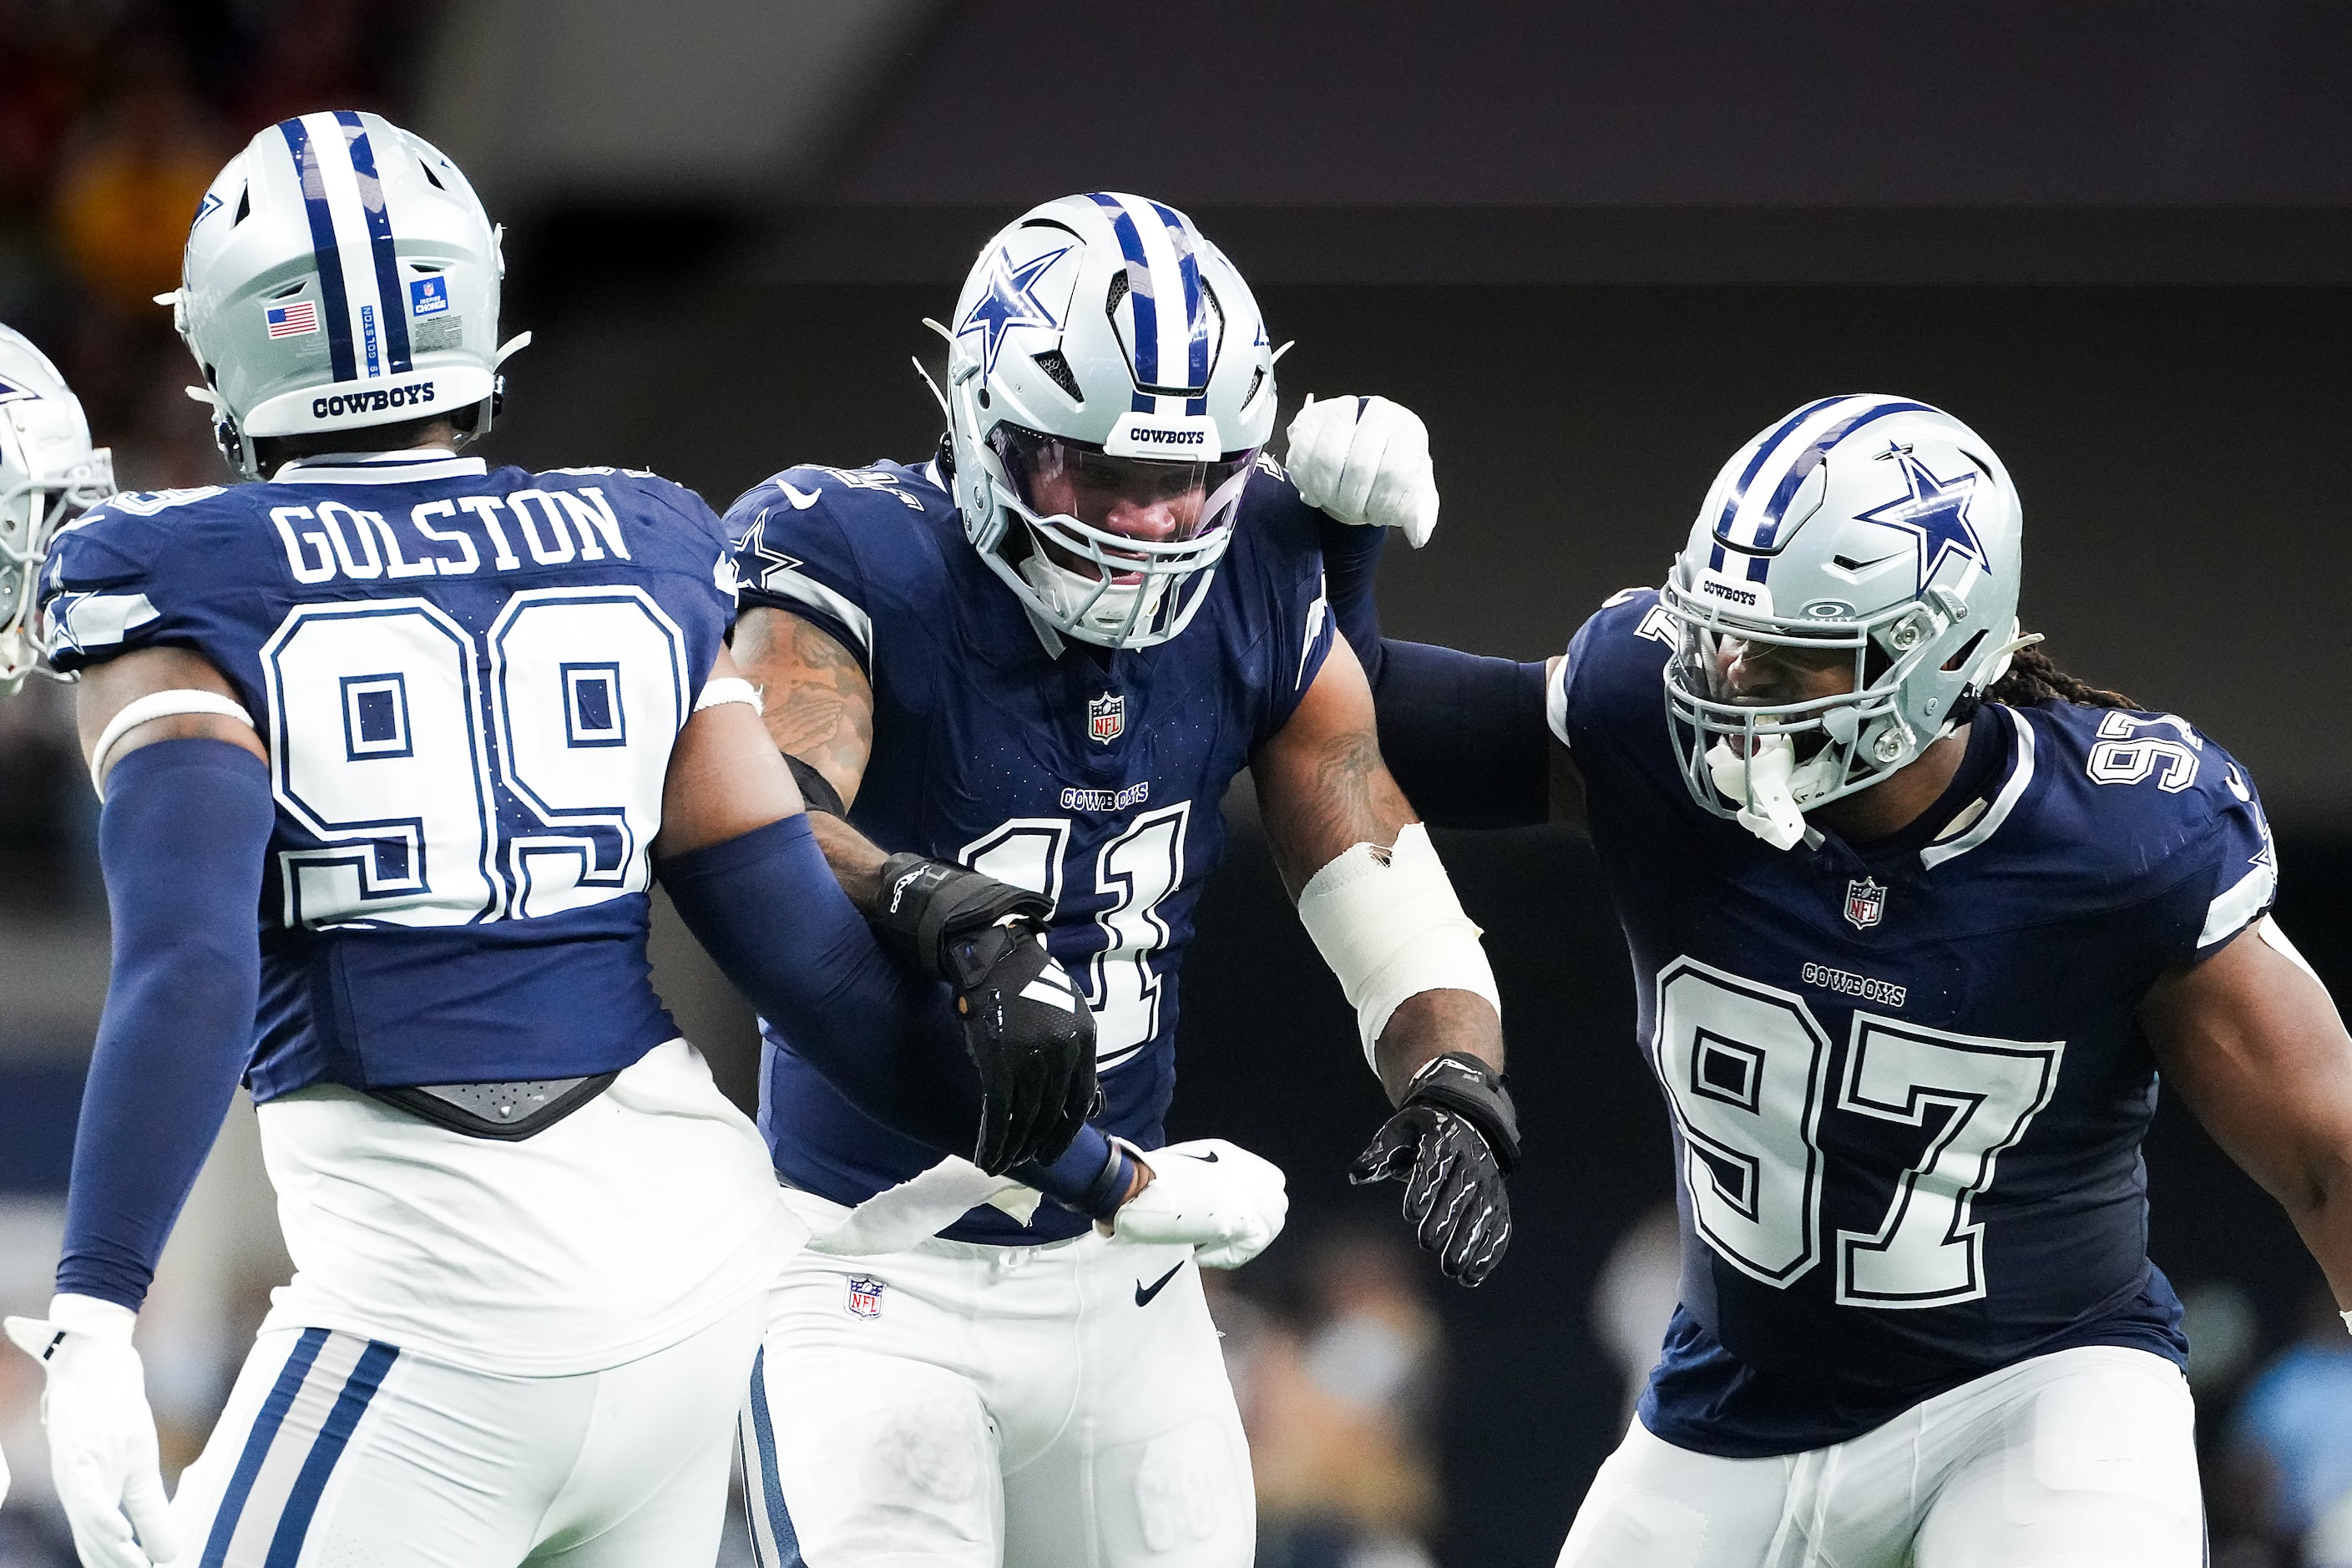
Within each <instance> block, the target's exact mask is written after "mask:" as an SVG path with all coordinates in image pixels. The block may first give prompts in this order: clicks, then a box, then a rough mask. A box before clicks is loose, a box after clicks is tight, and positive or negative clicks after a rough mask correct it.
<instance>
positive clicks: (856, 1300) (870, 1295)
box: [845, 1275, 883, 1318]
mask: <svg viewBox="0 0 2352 1568" xmlns="http://www.w3.org/2000/svg"><path fill="white" fill-rule="evenodd" d="M882 1290H883V1285H882V1281H881V1280H879V1279H867V1278H866V1277H865V1276H864V1275H860V1276H858V1277H857V1278H856V1279H852V1280H851V1281H850V1282H849V1300H848V1301H847V1302H845V1305H846V1306H847V1307H848V1309H849V1315H850V1316H851V1317H853V1318H878V1317H880V1316H881V1315H882Z"/></svg>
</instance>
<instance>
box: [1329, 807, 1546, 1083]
mask: <svg viewBox="0 0 2352 1568" xmlns="http://www.w3.org/2000/svg"><path fill="white" fill-rule="evenodd" d="M1298 919H1299V921H1301V923H1303V924H1304V925H1305V926H1306V927H1307V935H1308V936H1310V937H1313V938H1314V939H1315V951H1316V952H1319V953H1321V954H1322V955H1323V962H1324V963H1328V964H1329V965H1330V966H1331V973H1333V974H1336V975H1338V976H1339V989H1340V990H1342V991H1344V992H1346V993H1347V995H1348V1001H1349V1004H1350V1005H1352V1006H1354V1008H1355V1009H1356V1027H1357V1030H1358V1032H1359V1033H1360V1034H1361V1035H1362V1037H1363V1041H1364V1060H1365V1061H1367V1062H1370V1063H1372V1066H1373V1068H1374V1070H1375V1071H1377V1070H1378V1069H1379V1063H1378V1062H1377V1061H1374V1059H1373V1051H1372V1047H1374V1046H1376V1045H1377V1044H1379V1042H1380V1037H1381V1030H1382V1029H1385V1028H1387V1027H1388V1024H1389V1018H1390V1016H1391V1015H1392V1014H1393V1013H1395V1012H1396V1010H1397V1008H1398V1006H1399V1005H1401V1004H1402V1003H1403V1001H1404V999H1405V998H1406V997H1408V996H1417V995H1419V994H1421V993H1423V991H1468V992H1472V993H1474V994H1477V995H1480V996H1484V997H1485V998H1486V1000H1487V1002H1488V1003H1489V1004H1490V1005H1492V1006H1493V1007H1494V1009H1495V1012H1496V1016H1500V1015H1501V1013H1502V1011H1503V1002H1502V998H1501V996H1500V995H1499V994H1496V990H1495V971H1494V968H1493V966H1491V965H1490V964H1488V963H1487V962H1486V949H1485V948H1483V947H1481V946H1479V945H1478V928H1477V927H1476V926H1475V925H1474V924H1472V923H1471V921H1470V917H1469V916H1468V915H1465V914H1464V913H1463V912H1462V900H1459V899H1457V898H1455V897H1454V884H1453V883H1452V882H1450V881H1448V880H1447V879H1446V877H1445V868H1444V865H1443V864H1441V863H1440V862H1439V860H1438V858H1437V850H1436V849H1435V848H1434V847H1433V846H1432V845H1431V844H1430V842H1429V830H1428V829H1427V828H1425V827H1423V826H1422V825H1421V824H1420V823H1418V822H1415V823H1411V824H1408V825H1407V826H1405V827H1404V828H1403V829H1402V830H1401V831H1400V832H1399V833H1398V834H1397V841H1396V847H1395V848H1393V849H1391V850H1388V851H1387V852H1385V853H1383V852H1382V851H1381V850H1380V849H1379V848H1377V847H1374V846H1372V845H1370V844H1359V845H1356V846H1355V847H1353V848H1350V849H1349V850H1348V851H1347V852H1346V853H1344V854H1342V855H1340V856H1339V858H1337V859H1335V860H1333V861H1332V862H1331V863H1330V864H1329V865H1328V866H1326V867H1324V868H1322V869H1321V870H1320V871H1318V872H1316V873H1315V875H1314V877H1313V879H1310V880H1309V881H1308V882H1307V888H1306V890H1305V891H1303V892H1301V893H1300V894H1299V895H1298Z"/></svg>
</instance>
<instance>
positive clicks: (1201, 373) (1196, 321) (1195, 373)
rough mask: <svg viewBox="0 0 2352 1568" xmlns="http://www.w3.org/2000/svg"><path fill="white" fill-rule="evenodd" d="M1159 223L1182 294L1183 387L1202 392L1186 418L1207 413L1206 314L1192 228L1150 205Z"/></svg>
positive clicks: (1188, 407) (1186, 406) (1171, 212)
mask: <svg viewBox="0 0 2352 1568" xmlns="http://www.w3.org/2000/svg"><path fill="white" fill-rule="evenodd" d="M1151 210H1152V211H1153V212H1155V213H1158V214H1159V215H1160V222H1161V223H1163V224H1165V225H1166V226H1168V240H1169V243H1170V244H1171V245H1172V246H1173V247H1175V249H1176V274H1177V277H1178V278H1179V279H1181V282H1182V286H1183V290H1184V335H1185V353H1184V384H1185V385H1186V386H1188V387H1193V386H1197V387H1200V388H1202V395H1201V396H1199V397H1194V398H1189V399H1187V400H1186V401H1185V404H1184V412H1185V413H1187V414H1206V413H1207V412H1208V411H1209V399H1208V396H1207V388H1208V385H1209V313H1208V312H1207V311H1206V310H1203V309H1202V300H1201V258H1200V254H1199V244H1198V241H1197V239H1196V237H1194V235H1193V233H1192V226H1191V225H1190V224H1188V223H1186V222H1185V221H1184V219H1183V218H1182V217H1181V216H1178V215H1177V213H1176V212H1175V211H1174V210H1173V209H1171V208H1169V207H1165V206H1162V205H1160V203H1158V202H1154V203H1152V204H1151Z"/></svg>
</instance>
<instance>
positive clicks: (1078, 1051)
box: [950, 915, 1095, 1176]
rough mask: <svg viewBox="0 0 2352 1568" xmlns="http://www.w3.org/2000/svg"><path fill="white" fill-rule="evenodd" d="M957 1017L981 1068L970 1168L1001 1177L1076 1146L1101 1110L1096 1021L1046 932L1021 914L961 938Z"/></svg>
mask: <svg viewBox="0 0 2352 1568" xmlns="http://www.w3.org/2000/svg"><path fill="white" fill-rule="evenodd" d="M952 962H953V968H954V973H951V974H950V980H951V981H952V983H953V984H954V985H955V988H956V1000H955V1006H956V1013H957V1016H959V1017H961V1019H962V1021H963V1046H964V1050H965V1052H966V1053H967V1054H969V1055H970V1056H971V1064H972V1066H973V1067H975V1068H979V1069H980V1136H979V1139H978V1141H977V1144H976V1146H975V1148H974V1150H973V1152H972V1157H971V1163H973V1164H975V1165H978V1166H979V1167H980V1168H981V1169H982V1170H983V1171H985V1172H987V1173H989V1174H990V1175H992V1176H999V1175H1003V1173H1005V1172H1006V1171H1009V1170H1011V1169H1012V1168H1013V1166H1015V1165H1018V1164H1021V1163H1024V1162H1025V1161H1029V1160H1038V1161H1050V1160H1053V1159H1055V1157H1057V1156H1058V1155H1060V1153H1061V1152H1062V1151H1064V1150H1065V1149H1067V1148H1068V1147H1069V1146H1070V1140H1071V1139H1073V1138H1075V1137H1076V1136H1077V1135H1078V1129H1079V1128H1080V1127H1081V1126H1083V1125H1085V1123H1086V1120H1087V1111H1088V1110H1091V1109H1092V1108H1093V1106H1094V1101H1095V1016H1094V1013H1093V1011H1092V1010H1091V1009H1090V1008H1088V1007H1087V1005H1086V1002H1085V1001H1084V1000H1083V999H1082V998H1081V997H1080V996H1079V995H1078V994H1077V991H1076V987H1074V986H1072V985H1071V984H1070V977H1069V975H1068V974H1067V973H1065V972H1064V970H1063V968H1062V966H1061V964H1060V963H1058V962H1056V961H1055V958H1054V955H1053V954H1052V953H1050V952H1046V951H1045V933H1044V932H1043V931H1041V930H1040V929H1039V928H1038V927H1037V926H1035V925H1034V924H1032V923H1031V922H1030V921H1028V920H1026V919H1025V918H1024V917H1022V916H1019V915H1014V916H1010V917H1008V918H1007V919H1006V920H1005V921H1002V922H1000V923H999V924H996V925H992V926H987V927H984V928H983V929H982V930H980V931H972V932H970V933H968V934H966V935H963V936H960V937H958V938H956V939H955V942H954V944H953V948H952Z"/></svg>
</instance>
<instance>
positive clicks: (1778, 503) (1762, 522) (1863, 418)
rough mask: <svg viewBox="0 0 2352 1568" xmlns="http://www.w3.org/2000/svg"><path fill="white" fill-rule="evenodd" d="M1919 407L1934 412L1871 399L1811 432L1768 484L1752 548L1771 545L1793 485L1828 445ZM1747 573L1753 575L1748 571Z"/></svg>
mask: <svg viewBox="0 0 2352 1568" xmlns="http://www.w3.org/2000/svg"><path fill="white" fill-rule="evenodd" d="M1921 410H1925V411H1926V412H1927V413H1929V414H1933V413H1934V412H1936V411H1935V410H1934V409H1933V408H1930V407H1928V405H1927V404H1924V403H1899V402H1898V403H1874V404H1871V405H1868V406H1866V407H1864V408H1860V409H1857V410H1855V411H1854V412H1853V413H1851V414H1849V415H1847V416H1845V417H1844V418H1843V419H1841V420H1839V421H1838V422H1837V423H1836V424H1834V425H1832V426H1830V427H1829V428H1828V429H1826V430H1824V431H1822V433H1821V434H1820V435H1818V436H1815V437H1813V441H1812V445H1811V446H1810V447H1806V448H1805V449H1804V450H1803V451H1801V452H1800V453H1798V454H1797V458H1796V460H1795V461H1794V462H1792V463H1790V465H1789V468H1788V471H1787V472H1786V473H1784V474H1782V475H1781V476H1780V483H1779V484H1777V485H1775V486H1773V487H1772V495H1771V499H1769V500H1767V501H1766V502H1765V503H1764V515H1763V517H1762V518H1761V519H1759V521H1758V522H1757V524H1756V541H1755V545H1756V548H1757V549H1759V550H1769V549H1770V548H1771V547H1772V541H1773V538H1774V536H1775V535H1777V534H1778V533H1779V532H1780V522H1781V520H1782V518H1783V517H1784V516H1785V515H1786V514H1787V512H1788V510H1789V502H1790V500H1794V499H1795V498H1796V494H1797V487H1798V486H1800V485H1801V484H1803V483H1804V482H1805V477H1806V476H1807V475H1808V474H1811V472H1812V471H1813V470H1814V469H1815V468H1820V467H1821V465H1822V458H1825V457H1827V456H1829V452H1830V448H1831V447H1834V446H1836V445H1837V444H1838V443H1839V442H1841V441H1843V440H1844V439H1845V438H1846V437H1849V436H1851V435H1853V433H1854V432H1855V431H1857V430H1859V429H1861V428H1862V427H1863V426H1865V425H1870V424H1874V423H1876V422H1877V421H1879V420H1881V419H1884V418H1885V417H1886V416H1888V415H1890V414H1912V413H1917V412H1919V411H1921ZM1751 575H1753V574H1752V573H1751Z"/></svg>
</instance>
